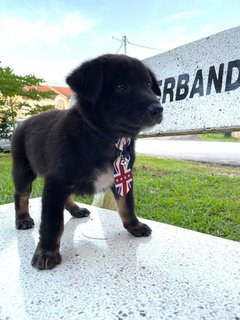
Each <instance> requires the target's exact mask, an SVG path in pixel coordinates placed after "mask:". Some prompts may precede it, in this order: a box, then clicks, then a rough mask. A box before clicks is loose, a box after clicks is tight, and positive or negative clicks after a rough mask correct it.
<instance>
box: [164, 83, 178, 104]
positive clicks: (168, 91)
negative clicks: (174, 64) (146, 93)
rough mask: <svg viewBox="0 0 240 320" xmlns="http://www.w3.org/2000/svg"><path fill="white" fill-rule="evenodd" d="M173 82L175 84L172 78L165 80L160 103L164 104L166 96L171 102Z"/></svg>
mask: <svg viewBox="0 0 240 320" xmlns="http://www.w3.org/2000/svg"><path fill="white" fill-rule="evenodd" d="M175 82H176V81H175V78H173V77H171V78H167V79H165V83H164V89H163V98H162V103H165V102H166V96H167V94H169V95H170V102H172V101H173V89H174V87H175ZM169 85H170V86H169Z"/></svg>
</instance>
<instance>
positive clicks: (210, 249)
mask: <svg viewBox="0 0 240 320" xmlns="http://www.w3.org/2000/svg"><path fill="white" fill-rule="evenodd" d="M30 203H31V213H32V216H33V218H35V228H34V229H31V230H26V231H23V230H16V229H15V228H14V208H13V204H8V205H3V206H0V222H1V228H0V259H1V260H0V261H1V263H0V319H1V320H7V319H8V320H10V319H11V320H46V319H51V320H59V319H68V320H79V319H84V320H92V319H98V320H106V319H116V320H120V319H134V320H135V319H154V320H157V319H184V320H185V319H187V320H190V319H193V320H197V319H207V320H208V319H217V320H219V319H221V320H224V319H226V320H229V319H234V320H237V319H240V243H238V242H233V241H228V240H224V239H220V238H216V237H212V236H208V235H204V234H200V233H197V232H192V231H188V230H184V229H181V228H176V227H173V226H169V225H166V224H161V223H157V222H153V221H147V223H148V224H149V226H150V227H151V228H152V230H153V234H152V236H151V237H148V238H134V237H133V236H131V235H130V234H128V233H127V231H125V230H124V229H123V227H122V225H121V222H120V218H119V217H118V215H117V213H115V212H112V211H107V210H103V209H98V208H96V207H91V211H92V214H91V217H90V218H84V219H76V218H71V217H70V215H69V214H68V213H67V212H66V213H65V231H64V235H63V239H62V245H61V253H62V256H63V262H62V264H60V265H59V266H57V267H56V268H55V269H53V270H51V271H38V270H36V269H34V268H32V267H31V264H30V260H31V256H32V254H33V251H34V249H35V245H36V242H37V239H38V228H39V217H40V199H33V200H31V202H30Z"/></svg>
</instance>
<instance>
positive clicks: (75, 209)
mask: <svg viewBox="0 0 240 320" xmlns="http://www.w3.org/2000/svg"><path fill="white" fill-rule="evenodd" d="M65 209H66V210H67V211H69V212H70V214H71V215H72V216H73V217H76V218H85V217H88V216H89V215H90V211H89V210H88V209H86V208H80V207H79V206H78V205H77V204H76V203H75V202H74V201H73V199H72V197H70V196H69V197H68V198H67V201H66V203H65Z"/></svg>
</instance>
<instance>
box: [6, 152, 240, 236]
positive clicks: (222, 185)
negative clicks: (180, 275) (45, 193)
mask: <svg viewBox="0 0 240 320" xmlns="http://www.w3.org/2000/svg"><path fill="white" fill-rule="evenodd" d="M10 167H11V161H10V155H9V154H0V168H1V170H0V204H3V203H8V202H12V201H13V198H12V193H13V186H12V182H11V175H10ZM41 191H42V180H41V179H38V180H37V181H36V182H35V183H34V188H33V194H32V197H37V196H40V195H41ZM134 193H135V203H136V213H137V214H138V216H140V217H144V218H147V219H152V220H156V221H160V222H164V223H168V224H172V225H176V226H180V227H183V228H187V229H191V230H196V231H200V232H204V233H208V234H212V235H215V236H220V237H223V238H227V239H232V240H237V241H240V168H236V167H225V166H217V165H206V164H197V163H191V162H186V161H176V160H165V159H158V158H153V157H144V156H139V157H138V158H137V161H136V166H135V169H134ZM77 200H78V201H80V202H85V203H91V201H92V198H91V197H87V198H84V199H83V198H82V197H78V198H77Z"/></svg>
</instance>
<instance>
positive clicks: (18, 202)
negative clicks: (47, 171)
mask: <svg viewBox="0 0 240 320" xmlns="http://www.w3.org/2000/svg"><path fill="white" fill-rule="evenodd" d="M12 175H13V182H14V186H15V191H14V202H15V214H16V228H17V229H23V230H25V229H30V228H32V227H33V226H34V221H33V219H32V218H31V217H30V214H29V210H28V200H29V196H30V193H31V191H32V182H33V180H34V179H35V178H36V175H35V174H34V172H33V171H32V169H31V167H30V165H29V162H28V160H27V158H26V156H25V155H24V154H21V155H20V156H19V155H18V156H14V152H13V169H12Z"/></svg>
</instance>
